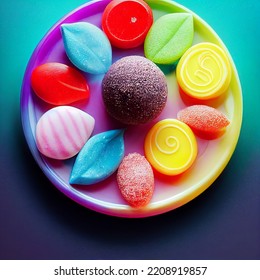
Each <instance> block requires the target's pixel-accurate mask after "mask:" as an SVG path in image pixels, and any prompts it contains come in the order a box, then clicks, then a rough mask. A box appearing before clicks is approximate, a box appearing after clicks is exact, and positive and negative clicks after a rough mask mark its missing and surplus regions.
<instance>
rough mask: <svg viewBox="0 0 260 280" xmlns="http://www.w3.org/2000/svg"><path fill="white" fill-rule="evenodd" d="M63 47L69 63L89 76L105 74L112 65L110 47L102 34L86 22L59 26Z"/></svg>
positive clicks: (98, 29)
mask: <svg viewBox="0 0 260 280" xmlns="http://www.w3.org/2000/svg"><path fill="white" fill-rule="evenodd" d="M61 31H62V38H63V42H64V47H65V50H66V53H67V56H68V57H69V59H70V61H71V62H72V63H73V64H74V65H75V66H76V67H78V68H79V69H80V70H82V71H84V72H87V73H90V74H103V73H106V71H107V70H108V68H109V66H110V65H111V63H112V50H111V45H110V43H109V41H108V39H107V37H106V35H105V34H104V32H103V31H102V30H101V29H100V28H98V27H97V26H95V25H94V24H91V23H88V22H76V23H71V24H62V25H61Z"/></svg>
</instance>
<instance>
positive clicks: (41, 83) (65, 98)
mask: <svg viewBox="0 0 260 280" xmlns="http://www.w3.org/2000/svg"><path fill="white" fill-rule="evenodd" d="M31 86H32V88H33V90H34V92H35V93H36V95H38V96H39V97H40V98H41V99H42V100H44V101H45V102H47V103H50V104H53V105H66V104H70V103H73V102H76V101H79V100H82V99H86V98H88V97H89V86H88V84H87V81H86V79H85V77H84V76H83V74H81V72H79V71H78V70H76V69H75V68H72V67H70V66H68V65H65V64H62V63H56V62H49V63H45V64H42V65H40V66H38V67H36V68H35V69H34V70H33V72H32V75H31Z"/></svg>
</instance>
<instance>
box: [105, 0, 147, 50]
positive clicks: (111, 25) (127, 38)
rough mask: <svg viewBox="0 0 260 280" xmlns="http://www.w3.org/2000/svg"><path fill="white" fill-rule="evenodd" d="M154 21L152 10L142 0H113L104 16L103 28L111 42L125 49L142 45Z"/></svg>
mask: <svg viewBox="0 0 260 280" xmlns="http://www.w3.org/2000/svg"><path fill="white" fill-rule="evenodd" d="M152 23H153V13H152V10H151V8H150V7H149V6H148V5H147V3H145V2H144V1H142V0H113V1H111V2H110V3H109V4H108V5H107V7H106V9H105V11H104V13H103V16H102V29H103V30H104V32H105V33H106V35H107V37H108V38H109V40H110V42H111V44H112V45H113V46H116V47H118V48H123V49H128V48H134V47H137V46H139V45H141V44H142V43H143V42H144V39H145V36H146V34H147V32H148V31H149V29H150V27H151V25H152Z"/></svg>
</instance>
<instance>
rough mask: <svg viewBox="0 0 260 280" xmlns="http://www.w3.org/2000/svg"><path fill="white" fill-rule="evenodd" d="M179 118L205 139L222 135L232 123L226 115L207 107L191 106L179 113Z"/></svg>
mask: <svg viewBox="0 0 260 280" xmlns="http://www.w3.org/2000/svg"><path fill="white" fill-rule="evenodd" d="M177 118H178V119H179V120H180V121H182V122H184V123H186V124H187V125H188V126H189V127H190V128H191V129H192V130H193V131H194V132H195V133H196V134H198V135H199V136H201V137H203V138H215V137H217V136H219V135H221V133H222V132H223V131H224V129H225V128H226V127H227V126H228V125H229V123H230V121H229V120H228V118H227V117H226V115H225V114H224V113H222V112H221V111H219V110H217V109H215V108H213V107H209V106H206V105H193V106H189V107H187V108H185V109H183V110H181V111H179V112H178V114H177Z"/></svg>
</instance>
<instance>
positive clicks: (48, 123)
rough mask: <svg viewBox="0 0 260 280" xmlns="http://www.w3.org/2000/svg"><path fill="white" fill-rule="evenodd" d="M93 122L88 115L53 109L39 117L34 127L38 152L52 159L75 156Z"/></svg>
mask: <svg viewBox="0 0 260 280" xmlns="http://www.w3.org/2000/svg"><path fill="white" fill-rule="evenodd" d="M94 124H95V120H94V118H93V117H92V116H90V115H89V114H87V113H85V112H83V111H81V110H79V109H77V108H74V107H71V106H59V107H55V108H53V109H51V110H49V111H47V112H46V113H45V114H43V115H42V116H41V118H40V119H39V121H38V123H37V126H36V143H37V147H38V149H39V151H40V152H41V153H42V154H43V155H45V156H47V157H50V158H53V159H68V158H71V157H73V156H75V155H76V154H77V153H78V152H79V151H80V149H81V148H82V147H83V145H84V144H85V143H86V141H87V140H88V138H89V137H90V135H91V133H92V131H93V128H94Z"/></svg>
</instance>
